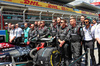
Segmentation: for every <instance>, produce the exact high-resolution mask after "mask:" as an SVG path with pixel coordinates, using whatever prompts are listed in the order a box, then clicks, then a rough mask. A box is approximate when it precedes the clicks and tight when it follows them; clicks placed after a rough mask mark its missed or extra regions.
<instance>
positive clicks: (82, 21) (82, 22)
mask: <svg viewBox="0 0 100 66" xmlns="http://www.w3.org/2000/svg"><path fill="white" fill-rule="evenodd" d="M85 18H86V16H84V15H81V19H80V20H81V22H80V24H79V25H80V26H81V28H83V27H84V26H85V24H84V21H85ZM82 31H83V29H82ZM83 34H84V33H83ZM82 46H83V47H84V40H83V37H82V42H81V54H80V56H81V55H82ZM81 62H82V59H81Z"/></svg>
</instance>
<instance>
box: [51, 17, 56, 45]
mask: <svg viewBox="0 0 100 66" xmlns="http://www.w3.org/2000/svg"><path fill="white" fill-rule="evenodd" d="M56 33H57V20H56V19H53V20H52V24H51V26H50V35H51V38H54V41H53V43H52V45H53V47H55V46H56Z"/></svg>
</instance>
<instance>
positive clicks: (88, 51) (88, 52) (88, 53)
mask: <svg viewBox="0 0 100 66" xmlns="http://www.w3.org/2000/svg"><path fill="white" fill-rule="evenodd" d="M86 54H87V56H88V59H87V61H88V65H87V66H90V48H88V49H87V52H85V53H84V54H82V55H81V56H80V57H79V58H78V59H77V60H75V61H74V62H72V63H71V64H70V65H69V66H72V65H73V64H74V63H75V62H76V61H78V60H80V59H81V58H82V57H83V56H84V55H86Z"/></svg>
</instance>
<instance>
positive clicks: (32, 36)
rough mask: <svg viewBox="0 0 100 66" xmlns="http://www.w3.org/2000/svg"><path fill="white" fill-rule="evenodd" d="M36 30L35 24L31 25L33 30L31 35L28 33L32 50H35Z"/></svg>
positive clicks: (30, 32) (30, 31)
mask: <svg viewBox="0 0 100 66" xmlns="http://www.w3.org/2000/svg"><path fill="white" fill-rule="evenodd" d="M34 28H35V26H34V24H31V29H30V30H29V33H28V41H30V46H31V47H32V48H35V43H34V40H35V39H36V37H37V30H36V29H34Z"/></svg>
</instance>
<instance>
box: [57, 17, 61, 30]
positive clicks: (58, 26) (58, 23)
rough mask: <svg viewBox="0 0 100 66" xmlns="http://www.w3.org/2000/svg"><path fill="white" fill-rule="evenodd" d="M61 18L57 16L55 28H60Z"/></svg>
mask: <svg viewBox="0 0 100 66" xmlns="http://www.w3.org/2000/svg"><path fill="white" fill-rule="evenodd" d="M60 22H61V18H60V17H57V30H58V29H60Z"/></svg>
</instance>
